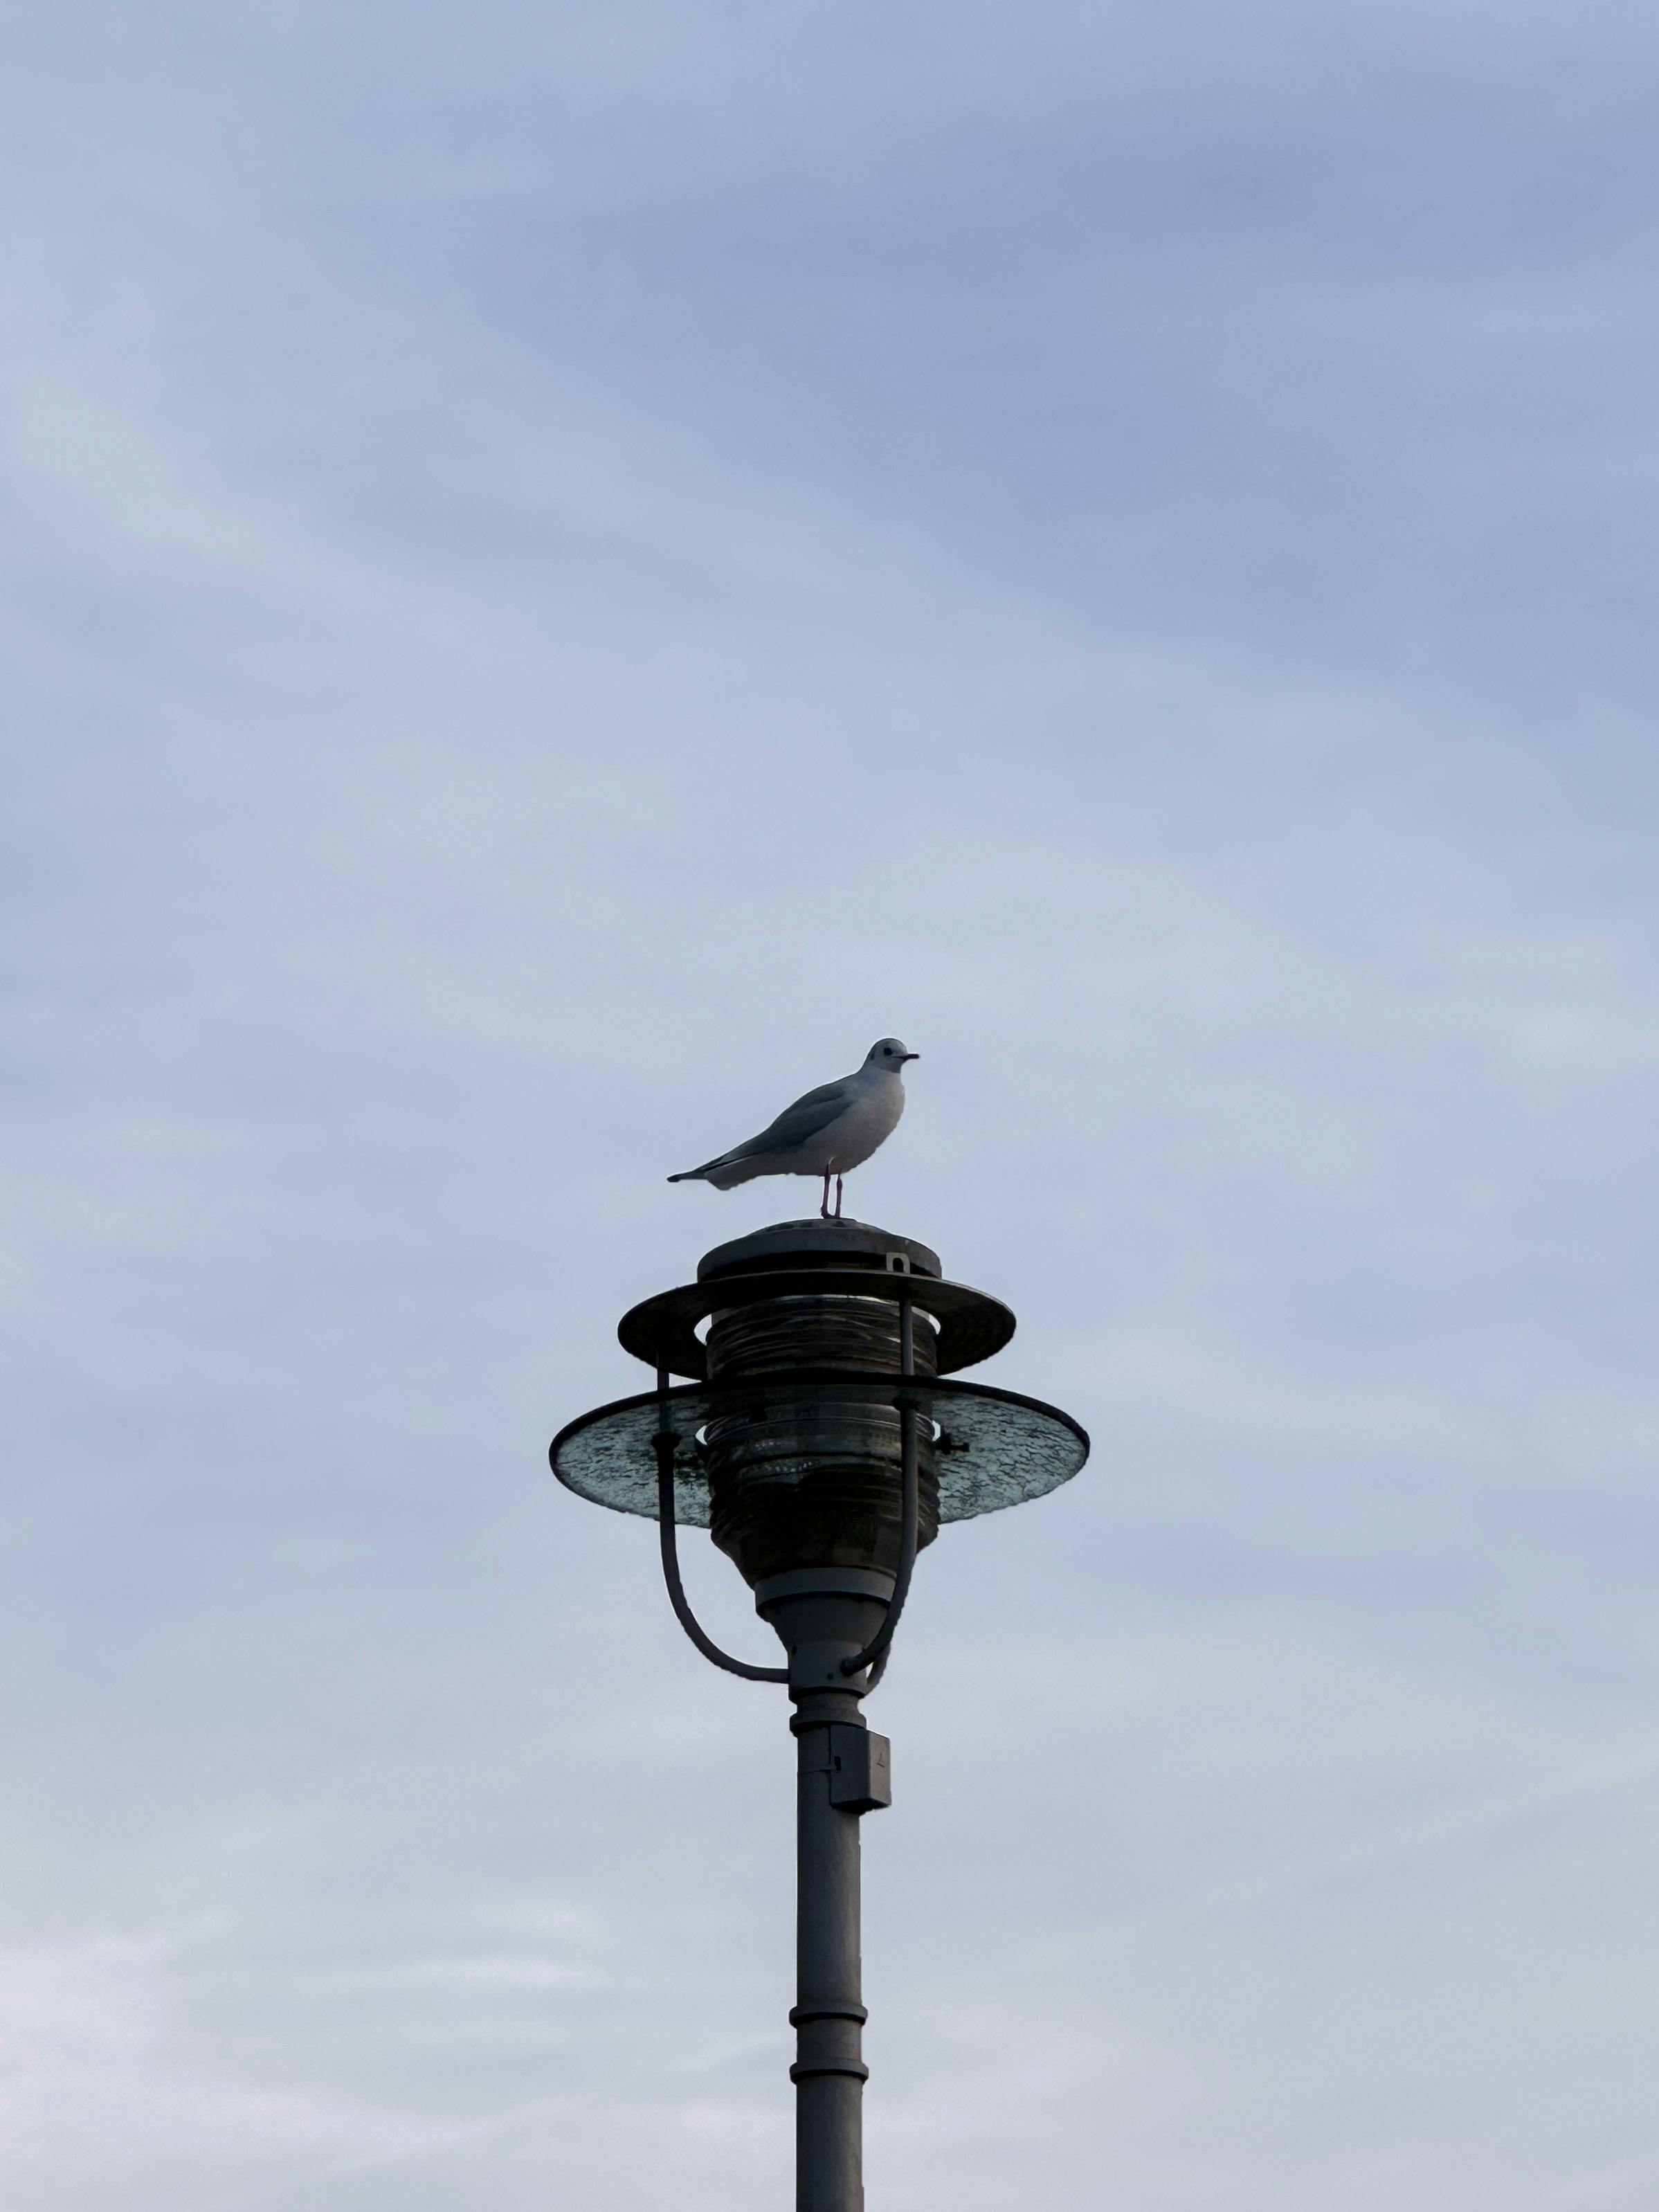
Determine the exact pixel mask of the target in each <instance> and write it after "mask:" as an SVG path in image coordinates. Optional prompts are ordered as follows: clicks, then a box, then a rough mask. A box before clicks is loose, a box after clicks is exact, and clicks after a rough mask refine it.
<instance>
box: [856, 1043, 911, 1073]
mask: <svg viewBox="0 0 1659 2212" xmlns="http://www.w3.org/2000/svg"><path fill="white" fill-rule="evenodd" d="M920 1059H921V1054H920V1053H917V1052H907V1051H906V1050H905V1048H904V1047H903V1046H902V1044H901V1043H900V1042H899V1041H898V1039H897V1038H896V1037H878V1038H877V1039H876V1041H875V1042H874V1043H873V1044H872V1046H871V1048H870V1049H869V1051H868V1052H867V1053H866V1054H865V1056H864V1064H865V1066H866V1067H882V1068H885V1069H886V1070H887V1072H888V1073H889V1074H890V1075H896V1074H897V1073H898V1072H899V1070H900V1068H902V1066H903V1065H904V1063H905V1061H906V1060H920Z"/></svg>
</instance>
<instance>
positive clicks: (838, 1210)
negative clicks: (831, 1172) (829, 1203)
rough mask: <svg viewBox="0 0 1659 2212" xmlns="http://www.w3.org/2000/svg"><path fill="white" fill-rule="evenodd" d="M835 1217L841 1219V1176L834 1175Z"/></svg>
mask: <svg viewBox="0 0 1659 2212" xmlns="http://www.w3.org/2000/svg"><path fill="white" fill-rule="evenodd" d="M840 1219H841V1177H840V1176H836V1220H837V1221H839V1220H840Z"/></svg>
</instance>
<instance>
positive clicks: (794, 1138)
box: [709, 1076, 852, 1167]
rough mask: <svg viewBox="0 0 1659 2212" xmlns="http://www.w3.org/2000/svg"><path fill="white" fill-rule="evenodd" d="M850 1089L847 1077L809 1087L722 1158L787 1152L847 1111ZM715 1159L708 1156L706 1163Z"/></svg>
mask: <svg viewBox="0 0 1659 2212" xmlns="http://www.w3.org/2000/svg"><path fill="white" fill-rule="evenodd" d="M851 1098H852V1093H851V1091H850V1090H849V1088H848V1081H847V1078H846V1077H845V1076H842V1079H841V1080H840V1081H839V1082H838V1083H821V1084H819V1085H818V1087H817V1090H816V1091H808V1092H807V1093H806V1095H805V1097H804V1098H797V1099H796V1101H795V1103H794V1104H793V1106H786V1107H785V1108H784V1109H783V1111H782V1113H781V1114H780V1115H779V1116H778V1118H777V1120H776V1121H774V1122H773V1123H772V1124H771V1125H770V1127H768V1128H764V1129H763V1130H762V1131H761V1133H760V1134H759V1136H758V1137H750V1139H749V1141H748V1143H747V1144H746V1145H733V1146H732V1149H731V1151H730V1152H722V1153H721V1155H720V1158H721V1159H722V1160H749V1159H753V1158H754V1157H755V1155H756V1153H757V1152H789V1151H791V1150H793V1147H794V1146H796V1145H804V1144H805V1142H806V1140H807V1139H808V1138H809V1137H816V1136H817V1133H818V1131H819V1130H820V1129H827V1128H828V1127H829V1124H830V1123H831V1122H832V1121H836V1120H837V1119H838V1118H839V1117H840V1115H842V1114H844V1113H845V1112H846V1111H847V1109H848V1105H849V1104H850V1103H851ZM716 1164H718V1163H716V1162H714V1161H713V1160H711V1161H710V1162H709V1165H710V1166H711V1167H713V1166H715V1165H716Z"/></svg>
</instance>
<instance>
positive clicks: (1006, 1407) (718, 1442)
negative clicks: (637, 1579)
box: [549, 1220, 1089, 2212]
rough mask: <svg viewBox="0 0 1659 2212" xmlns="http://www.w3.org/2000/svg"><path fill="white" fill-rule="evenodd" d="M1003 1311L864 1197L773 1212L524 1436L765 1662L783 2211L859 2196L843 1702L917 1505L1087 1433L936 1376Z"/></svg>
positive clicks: (854, 1706) (928, 1531) (852, 1692)
mask: <svg viewBox="0 0 1659 2212" xmlns="http://www.w3.org/2000/svg"><path fill="white" fill-rule="evenodd" d="M703 1322H708V1334H707V1337H706V1339H705V1338H703V1337H701V1336H700V1335H699V1334H698V1330H699V1328H700V1327H701V1325H702V1323H703ZM1013 1333H1014V1316H1013V1315H1012V1313H1011V1312H1010V1311H1009V1310H1008V1308H1007V1307H1006V1306H1005V1305H1003V1304H1000V1302H999V1301H998V1300H997V1299H995V1298H992V1297H987V1296H986V1295H985V1293H984V1292H983V1291H975V1290H969V1288H968V1287H967V1286H966V1285H964V1284H961V1283H951V1282H947V1281H946V1280H945V1278H944V1274H943V1271H942V1269H941V1267H940V1264H939V1255H937V1253H934V1252H932V1251H930V1250H929V1249H928V1248H927V1246H926V1245H925V1244H918V1243H915V1242H914V1241H913V1240H912V1239H911V1238H909V1237H897V1236H894V1235H893V1234H891V1233H890V1231H886V1230H884V1229H877V1228H873V1227H872V1226H871V1225H868V1224H867V1223H864V1222H858V1221H850V1220H848V1221H825V1220H811V1221H788V1222H782V1223H780V1224H779V1225H777V1226H776V1227H775V1228H771V1229H763V1230H760V1231H757V1233H756V1234H755V1235H753V1236H751V1237H738V1239H736V1240H735V1241H734V1242H733V1243H728V1244H721V1245H719V1246H717V1247H716V1248H715V1249H714V1251H712V1252H710V1253H709V1254H708V1255H707V1257H706V1258H705V1259H704V1260H703V1261H702V1263H701V1265H700V1266H699V1267H698V1269H697V1279H696V1282H695V1283H688V1284H685V1285H682V1286H681V1287H680V1288H678V1289H677V1290H671V1291H663V1292H661V1293H660V1294H659V1296H658V1297H653V1298H647V1300H646V1301H645V1303H644V1304H642V1305H638V1306H635V1308H634V1309H633V1310H632V1311H631V1312H630V1313H628V1314H626V1315H625V1316H623V1321H622V1323H621V1325H620V1328H619V1329H618V1331H617V1334H619V1336H620V1337H621V1339H622V1342H623V1346H625V1348H626V1349H627V1350H628V1351H629V1352H633V1353H634V1354H635V1357H636V1358H640V1359H642V1360H643V1361H644V1362H645V1364H647V1366H648V1367H650V1368H652V1369H653V1370H654V1372H655V1375H656V1388H655V1389H653V1390H651V1391H648V1392H645V1393H643V1394H641V1395H640V1396H638V1397H634V1398H624V1399H622V1400H620V1401H617V1403H615V1404H613V1405H609V1406H602V1407H599V1408H598V1410H597V1411H595V1412H593V1413H585V1414H583V1415H582V1416H581V1418H580V1419H579V1420H574V1421H572V1422H571V1423H570V1424H569V1425H568V1426H567V1427H566V1428H564V1429H562V1430H561V1431H560V1432H559V1434H558V1435H557V1436H556V1437H555V1438H554V1440H553V1444H552V1447H551V1450H550V1455H549V1456H550V1459H551V1462H552V1465H553V1471H554V1473H555V1474H556V1475H557V1476H558V1478H559V1480H561V1481H562V1483H564V1484H565V1485H566V1486H567V1487H568V1488H569V1489H571V1490H573V1491H574V1492H576V1494H577V1495H578V1496H579V1497H581V1498H590V1499H592V1501H593V1502H594V1503H595V1504H600V1505H608V1506H611V1507H612V1508H613V1509H614V1510H617V1511H619V1512H623V1513H638V1514H643V1515H645V1516H654V1518H655V1519H656V1521H657V1522H658V1525H659V1542H660V1549H661V1555H662V1566H663V1576H664V1579H665V1583H666V1584H667V1588H668V1595H669V1600H670V1601H671V1604H672V1606H673V1608H674V1611H675V1613H676V1614H677V1616H678V1619H679V1620H680V1623H681V1625H682V1626H683V1627H684V1630H685V1632H686V1634H687V1635H688V1636H689V1637H690V1639H691V1641H692V1642H693V1643H694V1644H696V1647H697V1649H698V1650H699V1651H701V1652H702V1655H703V1656H704V1657H705V1658H706V1659H708V1660H710V1661H711V1662H713V1663H714V1665H715V1666H717V1667H721V1668H725V1669H726V1672H727V1673H728V1674H738V1675H742V1676H743V1677H744V1678H745V1679H746V1680H750V1681H756V1682H776V1683H779V1684H781V1685H783V1686H786V1687H787V1691H788V1693H789V1697H790V1699H791V1701H792V1703H793V1706H794V1712H793V1717H792V1719H791V1721H790V1727H791V1729H792V1730H793V1734H794V1736H795V1740H796V1744H797V1747H798V1748H797V1768H798V1781H797V1831H796V1832H797V1862H796V1863H797V1887H796V1996H795V2004H794V2007H793V2010H792V2012H791V2013H790V2015H789V2017H790V2021H791V2023H792V2024H793V2027H794V2030H795V2040H796V2047H795V2062H794V2064H793V2066H792V2067H791V2068H790V2069H789V2071H790V2077H791V2079H792V2080H793V2082H794V2084H795V2147H796V2167H795V2172H796V2182H795V2203H796V2209H797V2212H863V2205H864V2181H863V2117H862V2107H863V2089H864V2083H865V2081H866V2075H867V2069H866V2067H865V2064H864V2062H863V2058H862V2056H861V2053H860V2039H861V2031H862V2028H863V2025H864V2021H865V2019H866V2014H865V2010H864V2005H863V2002H862V1998H861V1995H860V1948H859V1820H860V1817H861V1815H863V1814H866V1813H870V1812H874V1811H876V1810H877V1809H878V1808H880V1807H882V1806H885V1805H887V1804H890V1802H891V1790H890V1781H889V1773H890V1762H889V1747H888V1744H887V1740H886V1738H885V1737H884V1736H880V1735H876V1734H874V1733H873V1731H872V1729H870V1728H869V1727H868V1726H867V1724H866V1721H865V1718H864V1715H863V1712H862V1711H861V1705H862V1701H863V1699H865V1698H866V1697H867V1696H868V1695H869V1693H870V1692H871V1691H872V1690H873V1689H874V1688H875V1686H876V1685H877V1684H878V1682H879V1681H880V1680H881V1677H882V1674H883V1672H884V1669H885V1668H886V1665H887V1659H888V1650H889V1646H890V1643H891V1641H892V1637H893V1632H894V1631H895V1629H896V1627H897V1626H898V1622H899V1617H900V1615H901V1614H902V1612H903V1609H904V1601H905V1599H906V1596H907V1595H908V1592H909V1588H910V1577H911V1574H912V1571H913V1570H914V1568H915V1563H916V1558H917V1554H918V1553H920V1552H921V1549H922V1548H923V1547H925V1546H927V1545H928V1544H931V1543H932V1542H933V1539H934V1537H935V1536H936V1535H937V1534H938V1533H939V1526H940V1524H941V1522H947V1521H965V1520H968V1519H970V1518H971V1517H972V1516H975V1515H976V1514H980V1513H989V1512H994V1511H996V1510H998V1509H999V1508H1000V1507H1003V1506H1007V1505H1017V1504H1021V1503H1023V1502H1024V1500H1025V1499H1027V1498H1039V1497H1041V1496H1042V1495H1043V1494H1044V1492H1048V1491H1050V1490H1053V1489H1054V1488H1056V1487H1057V1486H1059V1485H1060V1483H1062V1482H1066V1481H1068V1480H1070V1478H1071V1477H1072V1476H1073V1475H1074V1474H1076V1473H1077V1471H1078V1469H1079V1468H1080V1467H1081V1466H1082V1465H1083V1462H1084V1461H1085V1458H1086V1457H1087V1455H1088V1449H1089V1440H1088V1438H1087V1437H1085V1434H1084V1432H1083V1431H1082V1430H1081V1429H1080V1428H1079V1426H1078V1425H1077V1423H1076V1422H1075V1421H1073V1419H1071V1418H1070V1416H1069V1415H1068V1414H1066V1413H1060V1412H1059V1411H1058V1410H1057V1409H1056V1408H1055V1407H1052V1406H1044V1405H1042V1404H1041V1403H1039V1402H1038V1401H1036V1399H1032V1398H1024V1397H1019V1396H1017V1395H1015V1394H1014V1393H1013V1392H1012V1391H1008V1390H997V1389H987V1388H986V1387H985V1386H984V1385H982V1384H975V1383H963V1382H959V1381H957V1380H955V1379H953V1378H954V1376H955V1374H956V1371H957V1370H958V1369H960V1368H963V1367H968V1366H971V1365H972V1364H974V1363H975V1361H976V1360H981V1359H986V1358H989V1357H990V1355H991V1354H992V1353H993V1352H999V1351H1000V1350H1001V1348H1002V1347H1003V1346H1004V1345H1006V1343H1007V1341H1008V1340H1009V1338H1010V1337H1011V1336H1012V1334H1013ZM675 1376H684V1377H687V1378H689V1380H688V1381H687V1382H685V1383H678V1384H677V1383H675V1381H674V1379H673V1378H674V1377H675ZM677 1525H678V1526H682V1527H694V1528H707V1529H708V1530H709V1532H710V1534H712V1536H713V1538H714V1542H715V1544H716V1545H717V1546H718V1547H720V1550H721V1551H723V1552H724V1553H726V1555H727V1557H728V1558H729V1559H732V1561H733V1563H734V1564H735V1565H736V1566H737V1567H738V1571H739V1572H740V1573H741V1574H742V1576H743V1577H744V1581H745V1582H746V1583H748V1584H749V1586H750V1589H752V1590H753V1592H754V1594H755V1610H756V1611H757V1613H759V1614H760V1616H761V1618H762V1619H763V1620H766V1621H769V1623H770V1624H771V1626H772V1628H773V1629H774V1630H775V1632H776V1634H777V1636H778V1638H779V1640H780V1642H781V1644H782V1645H783V1649H784V1653H785V1656H786V1663H785V1664H784V1665H782V1666H774V1667H762V1666H756V1665H753V1664H751V1663H750V1662H748V1661H747V1660H743V1659H736V1658H733V1657H732V1656H731V1655H730V1654H729V1653H727V1652H725V1651H722V1650H720V1648H719V1646H718V1645H716V1644H714V1643H713V1642H711V1641H710V1639H709V1638H708V1636H707V1635H706V1634H705V1633H704V1632H703V1630H702V1627H701V1626H699V1624H698V1622H697V1620H696V1617H695V1616H694V1614H693V1613H692V1612H691V1608H690V1605H689V1604H688V1602H687V1601H686V1596H685V1592H684V1587H683V1585H682V1583H681V1580H680V1571H679V1560H678V1551H677V1548H676V1537H675V1531H676V1527H677Z"/></svg>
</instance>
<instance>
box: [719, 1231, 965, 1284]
mask: <svg viewBox="0 0 1659 2212" xmlns="http://www.w3.org/2000/svg"><path fill="white" fill-rule="evenodd" d="M897 1254H902V1255H903V1256H904V1258H905V1259H907V1260H908V1261H909V1263H910V1272H911V1273H913V1274H917V1275H932V1276H933V1277H934V1278H935V1279H938V1278H939V1277H940V1276H942V1275H943V1273H944V1272H945V1270H944V1267H943V1266H942V1265H941V1263H940V1261H939V1254H938V1253H937V1252H934V1251H932V1250H930V1249H929V1248H928V1247H927V1245H926V1244H919V1243H917V1242H916V1240H915V1237H900V1236H897V1235H896V1234H895V1232H894V1231H892V1230H890V1229H877V1228H875V1227H873V1226H872V1225H871V1224H870V1223H869V1222H867V1221H823V1220H810V1221H779V1222H775V1224H774V1225H773V1226H772V1227H771V1228H770V1229H757V1230H756V1231H754V1233H753V1235H752V1236H749V1237H733V1238H732V1242H731V1243H729V1244H717V1245H716V1246H715V1247H714V1250H713V1251H712V1252H708V1253H705V1255H703V1257H702V1259H701V1260H700V1261H698V1262H697V1280H698V1281H699V1282H700V1283H706V1282H708V1281H709V1280H710V1279H711V1278H713V1277H717V1276H720V1275H752V1274H758V1273H761V1272H762V1271H763V1270H764V1269H765V1268H768V1267H850V1268H874V1269H880V1270H886V1269H888V1268H890V1267H891V1265H892V1255H897Z"/></svg>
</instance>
